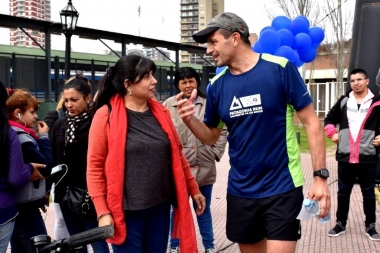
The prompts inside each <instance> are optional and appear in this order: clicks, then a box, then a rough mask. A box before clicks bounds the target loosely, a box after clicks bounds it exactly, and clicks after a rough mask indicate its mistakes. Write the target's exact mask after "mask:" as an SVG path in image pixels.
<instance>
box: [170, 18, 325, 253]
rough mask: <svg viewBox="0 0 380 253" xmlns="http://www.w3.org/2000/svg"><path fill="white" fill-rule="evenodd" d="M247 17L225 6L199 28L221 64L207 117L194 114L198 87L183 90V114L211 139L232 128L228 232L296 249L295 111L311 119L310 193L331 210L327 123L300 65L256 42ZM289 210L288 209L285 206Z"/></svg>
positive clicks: (243, 242) (267, 248)
mask: <svg viewBox="0 0 380 253" xmlns="http://www.w3.org/2000/svg"><path fill="white" fill-rule="evenodd" d="M248 37H249V29H248V26H247V24H246V23H245V21H244V20H243V19H241V18H240V17H239V16H237V15H236V14H234V13H230V12H225V13H222V14H219V15H217V16H215V17H214V18H213V19H212V20H211V21H210V23H209V24H208V26H207V27H206V28H205V29H204V30H201V31H199V32H197V33H195V34H193V38H194V40H195V41H196V42H198V43H206V42H207V43H208V44H207V51H206V52H207V54H208V55H211V56H213V58H214V59H215V62H216V65H217V66H218V67H222V66H228V68H225V70H224V71H222V72H221V73H220V74H219V75H217V76H216V77H214V78H213V80H212V81H211V85H210V87H209V89H208V93H207V101H206V111H205V118H204V120H203V122H202V121H199V120H198V119H197V118H196V117H195V116H194V114H195V113H196V110H195V109H194V108H195V106H194V100H195V98H196V97H197V90H195V89H194V90H193V92H192V94H191V97H190V98H189V99H186V98H183V93H182V92H181V93H180V94H178V95H177V100H178V103H177V108H178V112H179V114H180V115H181V118H182V120H183V122H184V123H185V124H186V125H187V126H188V127H189V128H190V130H191V131H192V132H193V134H194V135H195V136H196V137H197V139H198V140H200V141H202V142H204V143H205V144H207V145H213V144H215V143H216V142H217V140H218V139H219V136H220V134H221V132H222V131H223V127H224V126H225V125H226V126H227V129H228V142H229V157H230V164H231V170H230V173H229V178H228V187H227V223H226V232H227V238H228V239H229V240H231V241H233V242H237V243H238V244H239V248H240V251H241V252H243V253H245V252H279V251H281V252H283V253H287V252H295V248H296V242H297V240H299V239H300V237H301V233H300V226H301V224H300V221H299V220H297V216H298V214H299V212H300V210H301V207H302V202H303V199H304V197H303V188H302V185H303V182H304V179H303V175H302V168H301V162H300V152H299V147H298V145H297V139H296V134H295V130H294V126H293V113H294V111H296V113H297V116H298V117H299V119H300V120H301V122H302V123H303V125H304V126H305V130H306V133H307V137H308V142H309V146H310V152H311V157H312V165H313V170H314V182H313V185H312V186H311V189H310V190H309V192H308V198H310V199H313V200H316V201H319V203H320V206H321V212H320V217H325V216H326V215H328V214H329V212H330V193H329V189H328V187H327V177H328V175H327V173H326V172H328V170H327V169H326V168H325V166H326V152H325V143H324V137H323V129H322V126H321V124H320V122H319V119H318V117H317V115H316V113H315V111H314V107H313V105H312V100H311V97H310V95H309V93H308V91H307V89H306V86H305V83H304V82H303V80H302V78H301V76H300V74H299V72H298V70H297V68H296V67H295V66H294V64H293V63H291V62H290V61H288V60H287V59H285V58H282V57H276V56H273V55H268V54H258V53H256V52H254V51H253V50H252V49H251V45H250V42H249V40H248ZM284 210H286V212H284Z"/></svg>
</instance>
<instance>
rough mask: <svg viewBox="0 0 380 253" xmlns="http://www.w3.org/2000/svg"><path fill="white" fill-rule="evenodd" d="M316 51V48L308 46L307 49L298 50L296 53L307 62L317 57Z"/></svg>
mask: <svg viewBox="0 0 380 253" xmlns="http://www.w3.org/2000/svg"><path fill="white" fill-rule="evenodd" d="M317 51H318V49H317V48H315V47H310V48H309V49H307V50H304V51H298V54H299V56H300V60H301V61H303V62H306V63H307V62H312V61H314V59H315V58H316V57H317Z"/></svg>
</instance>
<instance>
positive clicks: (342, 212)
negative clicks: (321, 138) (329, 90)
mask: <svg viewBox="0 0 380 253" xmlns="http://www.w3.org/2000/svg"><path fill="white" fill-rule="evenodd" d="M349 81H350V84H351V90H350V91H348V92H347V94H345V95H343V96H341V97H340V99H339V100H338V101H337V102H336V103H335V105H334V106H333V107H332V108H331V109H330V111H329V112H328V114H327V116H326V118H325V132H326V136H327V137H328V138H331V140H332V141H333V142H334V143H337V151H336V156H335V157H336V160H337V161H338V202H337V203H338V208H337V211H336V225H335V227H334V228H332V229H331V230H330V231H329V232H328V234H327V235H328V236H331V237H337V236H339V235H341V234H344V233H346V225H347V219H348V211H349V208H350V196H351V191H352V187H353V186H354V184H355V182H358V183H359V184H360V188H361V191H362V195H363V210H364V214H365V217H366V219H365V233H366V235H367V236H368V238H369V239H371V240H374V241H380V235H379V234H378V233H377V231H376V229H375V223H376V199H375V190H374V187H375V180H376V167H377V163H378V162H379V149H378V146H379V145H380V136H379V127H380V96H379V94H378V93H376V92H373V91H372V90H371V89H370V88H368V84H369V78H368V76H367V73H366V71H365V70H363V69H353V70H352V71H351V72H350V80H349ZM337 125H339V131H338V130H337V129H336V126H337Z"/></svg>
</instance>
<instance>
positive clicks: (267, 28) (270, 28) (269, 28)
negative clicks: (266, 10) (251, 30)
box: [260, 26, 276, 35]
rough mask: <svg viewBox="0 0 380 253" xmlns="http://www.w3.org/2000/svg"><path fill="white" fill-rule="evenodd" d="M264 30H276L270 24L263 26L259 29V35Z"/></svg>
mask: <svg viewBox="0 0 380 253" xmlns="http://www.w3.org/2000/svg"><path fill="white" fill-rule="evenodd" d="M266 30H274V31H275V30H276V29H274V27H271V26H266V27H264V28H263V29H261V31H260V35H261V34H262V33H263V32H264V31H266Z"/></svg>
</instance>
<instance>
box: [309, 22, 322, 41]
mask: <svg viewBox="0 0 380 253" xmlns="http://www.w3.org/2000/svg"><path fill="white" fill-rule="evenodd" d="M308 33H309V36H310V38H311V43H312V44H319V43H321V42H322V41H323V39H324V38H325V32H324V31H323V29H322V28H320V27H316V26H314V27H311V28H310V29H309V32H308Z"/></svg>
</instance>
